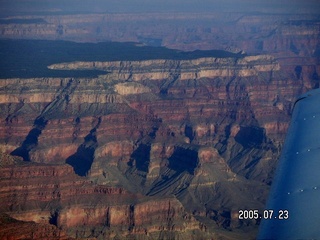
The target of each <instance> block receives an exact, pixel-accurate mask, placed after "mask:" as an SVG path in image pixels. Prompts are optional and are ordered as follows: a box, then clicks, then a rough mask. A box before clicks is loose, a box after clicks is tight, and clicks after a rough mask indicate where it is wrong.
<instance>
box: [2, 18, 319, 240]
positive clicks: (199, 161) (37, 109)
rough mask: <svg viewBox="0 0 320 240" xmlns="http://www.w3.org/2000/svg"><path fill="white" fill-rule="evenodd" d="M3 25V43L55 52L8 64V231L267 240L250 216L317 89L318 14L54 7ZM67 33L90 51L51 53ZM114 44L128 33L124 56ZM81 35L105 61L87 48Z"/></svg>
mask: <svg viewBox="0 0 320 240" xmlns="http://www.w3.org/2000/svg"><path fill="white" fill-rule="evenodd" d="M0 25H1V26H0V29H1V34H0V38H1V39H3V40H2V41H3V43H4V44H7V42H13V43H15V44H18V41H20V40H18V39H28V40H24V42H22V44H21V46H25V49H26V50H25V51H26V52H27V51H29V50H30V49H31V50H32V51H34V52H36V51H37V54H38V55H37V56H39V57H40V58H41V59H42V57H43V59H44V60H43V61H42V60H41V61H42V62H43V68H42V65H41V64H42V63H41V62H40V61H39V63H37V64H39V67H38V68H37V67H34V66H33V65H32V66H31V65H30V68H27V70H25V71H24V70H21V69H20V68H21V67H20V66H23V64H25V65H26V66H27V67H29V65H28V64H26V63H24V62H22V65H19V64H20V63H19V60H18V59H21V58H18V57H17V58H13V59H10V61H11V62H10V64H8V65H7V63H5V61H6V59H9V57H8V58H6V57H4V58H2V59H1V61H2V62H3V63H2V64H1V65H2V67H3V69H4V70H3V72H4V73H1V74H3V75H2V77H1V78H2V79H0V109H1V110H0V112H1V114H0V121H1V124H0V128H1V129H0V154H1V155H0V198H1V201H2V203H3V204H1V206H0V213H1V214H0V238H1V239H23V238H33V239H43V238H46V239H154V238H156V239H254V238H255V236H256V232H257V228H258V225H259V222H260V221H259V219H248V220H239V219H238V215H239V214H238V213H239V210H240V209H247V210H250V209H257V210H259V212H262V211H263V209H264V204H265V201H266V198H267V194H268V191H269V188H270V185H271V183H272V178H273V172H274V170H275V167H276V163H277V159H278V157H279V155H280V153H281V149H282V145H283V142H284V138H285V135H286V132H287V129H288V126H289V124H290V115H291V111H292V107H293V105H294V102H295V100H296V98H297V96H299V95H300V94H302V93H304V92H306V91H308V90H310V89H313V88H318V87H319V73H320V64H319V53H320V44H319V39H320V38H319V35H320V20H319V16H318V15H315V14H314V15H312V14H288V15H280V14H263V13H259V14H258V13H257V14H243V13H228V14H222V13H205V14H196V13H194V14H186V13H179V14H175V15H172V14H169V13H157V14H143V15H139V14H131V13H127V14H125V13H121V14H120V13H119V14H116V13H115V14H105V13H95V14H78V15H76V14H70V15H68V14H52V15H50V14H49V15H40V16H39V15H37V16H31V15H28V16H13V17H7V18H6V19H4V20H3V21H2V22H0ZM80 26H81V27H80ZM155 26H156V27H155ZM8 39H11V40H8ZM40 40H46V41H47V42H45V43H44V45H41V44H40V43H41V41H40ZM57 40H59V41H61V40H64V41H65V40H68V41H77V42H78V43H70V42H63V41H61V42H60V43H61V48H56V49H55V50H54V51H57V52H59V51H60V52H64V51H66V52H68V51H71V50H70V49H72V48H74V49H75V52H79V55H77V57H76V58H75V59H69V58H68V57H67V56H65V55H62V54H61V55H57V56H55V55H54V53H52V52H50V50H49V49H50V47H48V48H45V47H44V46H53V45H54V44H55V42H57ZM14 41H16V42H14ZM37 41H38V42H37ZM39 41H40V42H39ZM101 41H116V42H122V43H119V44H120V45H119V47H118V48H117V51H119V54H122V55H121V56H124V57H121V59H117V58H116V57H113V55H112V54H113V52H111V50H104V47H103V46H104V45H97V44H98V43H97V42H101ZM81 42H83V43H81ZM84 42H85V43H84ZM88 42H91V43H88ZM127 42H134V43H127ZM8 44H9V43H8ZM32 44H36V45H41V48H40V47H39V48H35V47H34V45H32ZM67 44H71V47H70V48H67V47H63V46H66V45H67ZM84 44H89V46H91V45H92V46H99V47H100V48H99V51H100V52H101V56H102V57H99V58H98V57H95V56H91V55H90V53H88V54H87V55H85V56H84V55H81V54H84V53H83V52H85V50H84V49H86V48H85V47H84ZM90 44H91V45H90ZM107 44H112V43H110V42H109V43H107ZM128 45H129V46H130V48H127V47H128ZM6 46H9V45H6ZM59 46H60V45H59ZM86 46H87V45H86ZM160 46H161V47H160ZM167 48H169V49H175V50H170V52H168V54H167V55H165V56H164V55H161V54H160V53H159V52H162V51H167V50H166V49H167ZM10 49H11V48H10ZM66 49H67V50H66ZM105 49H107V48H105ZM121 49H132V52H133V53H132V55H130V54H131V53H130V52H129V51H127V52H124V53H121ZM216 49H222V50H221V52H212V51H211V50H216ZM200 50H201V51H200ZM1 51H2V55H5V54H4V51H5V50H1ZM130 51H131V50H130ZM153 51H155V54H151V53H153ZM183 51H189V52H188V54H187V55H183V54H182V55H179V54H181V52H183ZM9 52H10V51H9ZM111 53H112V54H111ZM19 54H22V55H23V52H20V53H19ZM19 54H18V55H19ZM59 54H60V53H59ZM18 55H17V56H18ZM25 55H26V54H25ZM27 55H28V56H29V55H30V54H27ZM51 55H52V56H51ZM111 55H112V56H111ZM126 55H127V57H126ZM48 56H50V57H51V59H55V60H54V61H47V60H46V59H47V58H48ZM89 56H90V57H89ZM130 56H132V57H130ZM150 56H151V57H150ZM159 56H160V57H159ZM170 56H172V57H170ZM29 57H30V56H29ZM77 58H78V59H77ZM26 59H27V60H25V61H26V62H27V61H29V62H30V61H31V60H30V59H29V58H26ZM34 61H36V60H34ZM40 65H41V66H40ZM17 66H18V67H17ZM11 68H12V69H11ZM10 69H11V70H10ZM17 69H18V70H19V71H18V70H17ZM39 69H40V70H41V71H42V72H41V71H40V70H39ZM42 69H43V70H42ZM16 70H17V71H16ZM15 71H16V72H15ZM10 72H11V77H10ZM24 72H25V74H24ZM75 72H77V73H81V72H86V73H89V75H85V76H78V77H74V76H72V73H75ZM13 73H17V74H15V75H13ZM51 73H57V76H55V75H54V74H52V76H51V75H50V74H51ZM59 74H62V75H61V76H59ZM68 74H70V76H67V75H68ZM90 74H91V75H90ZM13 229H19V231H13Z"/></svg>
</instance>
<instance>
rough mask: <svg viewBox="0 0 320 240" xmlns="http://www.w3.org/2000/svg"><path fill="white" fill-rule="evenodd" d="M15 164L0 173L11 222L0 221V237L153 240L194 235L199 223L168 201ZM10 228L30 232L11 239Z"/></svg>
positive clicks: (69, 172) (53, 169) (66, 169)
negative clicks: (130, 239)
mask: <svg viewBox="0 0 320 240" xmlns="http://www.w3.org/2000/svg"><path fill="white" fill-rule="evenodd" d="M18 164H19V165H15V166H13V165H10V164H9V165H7V166H2V168H1V170H0V171H1V193H0V194H1V199H2V200H3V204H2V205H1V212H2V213H3V212H7V213H8V214H9V215H10V216H11V217H13V218H14V220H10V218H9V217H7V216H6V215H3V216H2V215H1V216H2V217H1V222H0V224H1V226H3V228H2V230H1V231H0V234H1V236H4V237H8V236H19V234H22V233H23V234H24V235H23V236H26V237H27V236H29V234H35V235H33V236H34V238H35V239H38V238H41V237H43V236H46V237H47V238H50V239H66V238H67V235H66V233H67V234H68V235H72V236H75V237H77V238H84V237H88V236H89V235H90V234H91V237H92V238H95V237H100V238H101V237H106V238H108V237H114V236H115V235H117V234H120V235H123V236H125V235H127V234H136V235H143V236H144V235H146V234H153V235H154V236H157V235H159V234H160V232H165V231H168V232H171V233H172V234H175V232H179V231H183V232H185V231H193V230H196V231H200V223H199V222H197V221H196V220H195V219H194V218H193V216H192V215H191V214H190V213H187V212H186V211H185V209H184V207H183V206H182V205H181V203H180V202H179V201H178V200H176V199H174V198H172V197H171V198H163V199H152V198H146V197H143V196H142V195H139V194H132V193H129V192H128V191H126V190H125V189H123V188H120V187H107V186H103V185H96V184H93V183H92V181H90V180H89V179H85V178H82V177H79V176H77V175H76V174H74V171H73V169H72V167H70V166H68V165H65V164H64V165H44V164H41V165H39V164H33V163H23V162H20V163H18ZM30 176H31V177H30ZM8 219H9V220H8ZM2 220H3V221H2ZM17 220H19V221H17ZM30 221H33V223H31V222H30ZM49 224H51V225H49ZM10 226H11V227H12V226H15V227H18V226H21V228H22V229H24V228H26V226H28V227H30V229H28V231H27V230H24V231H22V233H20V232H16V233H12V232H10V229H9V228H10ZM56 227H58V228H56ZM58 229H59V230H58ZM61 229H62V230H61ZM79 229H81V230H79ZM35 231H39V232H38V233H35ZM44 231H48V232H47V233H46V234H47V235H45V232H44ZM51 234H52V236H51ZM200 235H201V231H200Z"/></svg>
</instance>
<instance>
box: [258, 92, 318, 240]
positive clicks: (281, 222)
mask: <svg viewBox="0 0 320 240" xmlns="http://www.w3.org/2000/svg"><path fill="white" fill-rule="evenodd" d="M261 218H262V221H261V225H260V229H259V234H258V239H319V238H320V89H316V90H312V91H310V92H307V93H306V94H304V95H302V96H300V97H299V98H298V99H297V101H296V102H295V105H294V110H293V115H292V119H291V124H290V127H289V130H288V133H287V136H286V140H285V144H284V147H283V150H282V154H281V157H280V160H279V163H278V167H277V170H276V175H275V178H274V181H273V184H272V187H271V191H270V195H269V199H268V201H267V204H266V209H265V211H264V212H263V213H261Z"/></svg>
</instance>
